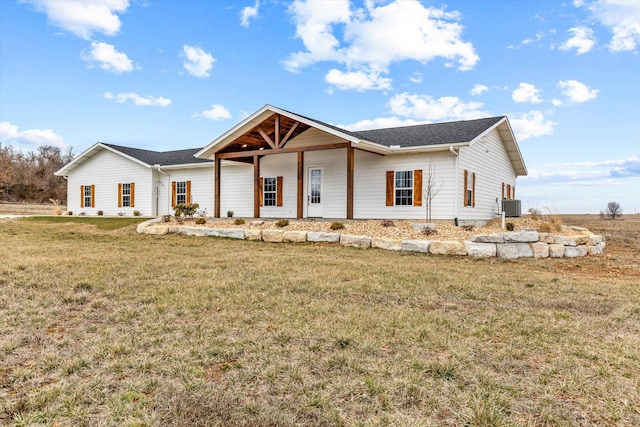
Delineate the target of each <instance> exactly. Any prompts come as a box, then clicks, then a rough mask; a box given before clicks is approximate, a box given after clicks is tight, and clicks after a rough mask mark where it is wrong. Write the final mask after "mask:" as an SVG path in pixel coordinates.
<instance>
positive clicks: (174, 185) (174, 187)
mask: <svg viewBox="0 0 640 427" xmlns="http://www.w3.org/2000/svg"><path fill="white" fill-rule="evenodd" d="M182 183H184V188H185V193H178V184H182ZM182 194H184V195H185V200H184V202H181V203H187V204H189V203H191V181H190V180H183V181H171V207H174V206H175V205H177V204H178V195H182Z"/></svg>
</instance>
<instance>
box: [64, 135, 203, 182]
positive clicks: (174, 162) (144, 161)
mask: <svg viewBox="0 0 640 427" xmlns="http://www.w3.org/2000/svg"><path fill="white" fill-rule="evenodd" d="M103 150H107V151H111V152H112V153H115V154H118V155H120V156H122V157H124V158H127V159H129V160H132V161H134V162H136V163H138V164H140V165H141V166H144V167H147V168H151V167H153V166H156V165H158V166H161V167H163V166H164V167H172V166H173V167H175V166H184V167H189V166H191V167H193V166H198V165H203V164H211V163H212V161H211V160H208V159H199V158H196V157H194V155H195V154H196V153H197V152H198V151H199V150H200V149H199V148H189V149H186V150H173V151H152V150H143V149H140V148H133V147H125V146H123V145H115V144H106V143H103V142H97V143H95V144H93V145H92V146H91V147H89V148H88V149H87V150H85V151H84V152H82V153H81V154H80V155H78V156H76V157H75V158H74V159H73V160H72V161H71V162H69V163H67V164H66V165H65V166H63V167H62V168H61V169H60V170H58V171H56V172H55V175H58V176H64V175H67V174H68V173H69V172H71V171H72V170H73V169H75V168H76V167H78V166H80V165H81V164H82V163H84V162H86V161H87V160H89V159H90V158H92V157H93V156H95V155H96V154H98V153H99V152H100V151H103Z"/></svg>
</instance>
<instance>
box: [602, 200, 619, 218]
mask: <svg viewBox="0 0 640 427" xmlns="http://www.w3.org/2000/svg"><path fill="white" fill-rule="evenodd" d="M604 213H605V215H607V218H609V219H611V220H614V219H616V218H619V217H621V216H622V206H620V203H618V202H609V203H607V210H605V211H604Z"/></svg>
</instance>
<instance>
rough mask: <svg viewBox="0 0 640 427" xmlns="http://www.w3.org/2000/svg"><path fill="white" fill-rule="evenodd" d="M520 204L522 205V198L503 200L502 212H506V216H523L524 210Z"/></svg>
mask: <svg viewBox="0 0 640 427" xmlns="http://www.w3.org/2000/svg"><path fill="white" fill-rule="evenodd" d="M520 206H521V201H520V200H503V201H502V212H504V216H506V217H509V218H518V217H521V216H522V210H521V208H520Z"/></svg>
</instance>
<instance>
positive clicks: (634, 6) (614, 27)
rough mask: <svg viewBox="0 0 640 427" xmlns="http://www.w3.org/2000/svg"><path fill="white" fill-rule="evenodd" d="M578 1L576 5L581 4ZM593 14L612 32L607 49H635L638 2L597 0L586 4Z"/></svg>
mask: <svg viewBox="0 0 640 427" xmlns="http://www.w3.org/2000/svg"><path fill="white" fill-rule="evenodd" d="M583 3H584V2H579V4H578V5H576V7H579V6H582V5H583ZM587 7H588V9H589V10H590V11H591V13H592V14H593V16H594V17H595V18H596V19H597V20H598V21H599V22H600V23H601V24H602V25H604V26H605V27H608V28H609V29H610V30H611V32H612V33H613V37H612V38H611V42H610V43H609V45H608V46H609V50H611V51H613V52H619V51H630V50H635V49H636V47H637V46H638V44H639V43H640V2H638V1H632V0H599V1H594V2H591V3H589V4H588V5H587Z"/></svg>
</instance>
